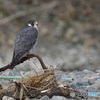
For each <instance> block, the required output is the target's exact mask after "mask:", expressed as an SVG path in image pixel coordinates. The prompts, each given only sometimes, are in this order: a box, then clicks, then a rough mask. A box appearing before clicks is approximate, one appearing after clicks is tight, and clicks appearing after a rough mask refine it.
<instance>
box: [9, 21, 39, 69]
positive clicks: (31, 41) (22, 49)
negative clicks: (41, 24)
mask: <svg viewBox="0 0 100 100" xmlns="http://www.w3.org/2000/svg"><path fill="white" fill-rule="evenodd" d="M37 41H38V22H37V21H36V20H30V21H28V22H27V24H25V26H23V27H22V28H21V29H20V30H19V31H18V32H17V35H16V38H15V41H14V51H13V57H12V61H11V64H10V66H9V69H12V70H13V69H14V68H15V66H16V64H17V63H18V62H19V61H20V59H21V58H23V57H25V56H27V55H28V54H31V53H32V51H33V50H34V48H35V45H36V44H37Z"/></svg>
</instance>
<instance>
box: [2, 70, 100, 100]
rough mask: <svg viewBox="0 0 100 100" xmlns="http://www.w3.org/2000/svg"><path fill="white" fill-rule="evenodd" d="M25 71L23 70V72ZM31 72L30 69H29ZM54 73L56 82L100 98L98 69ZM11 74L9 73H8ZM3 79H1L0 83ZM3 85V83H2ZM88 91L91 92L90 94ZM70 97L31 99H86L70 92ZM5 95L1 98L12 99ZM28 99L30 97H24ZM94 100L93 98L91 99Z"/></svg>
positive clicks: (99, 71) (57, 71) (28, 73)
mask: <svg viewBox="0 0 100 100" xmlns="http://www.w3.org/2000/svg"><path fill="white" fill-rule="evenodd" d="M23 73H25V72H23ZM31 73H32V71H31ZM55 74H56V81H57V83H58V84H60V85H61V84H63V85H70V86H72V88H73V89H76V90H79V91H80V92H81V93H83V94H84V95H88V96H97V97H98V99H95V100H100V70H96V72H93V71H90V70H87V69H85V70H83V71H77V70H74V71H66V72H63V71H59V70H55ZM9 75H11V73H9ZM25 75H30V72H27V73H25ZM3 82H4V81H3V80H2V83H3ZM2 85H4V84H2ZM89 93H92V95H90V94H89ZM93 93H98V94H93ZM70 95H72V98H65V97H62V96H53V97H52V98H51V99H50V98H49V97H48V96H43V97H42V98H40V99H36V98H35V99H32V100H62V99H63V100H87V99H85V98H77V95H78V94H75V93H72V94H70ZM6 98H7V97H4V98H3V100H14V99H12V98H9V97H8V99H6ZM89 99H91V100H92V99H93V97H89V98H88V100H89ZM26 100H30V99H26ZM93 100H94V99H93Z"/></svg>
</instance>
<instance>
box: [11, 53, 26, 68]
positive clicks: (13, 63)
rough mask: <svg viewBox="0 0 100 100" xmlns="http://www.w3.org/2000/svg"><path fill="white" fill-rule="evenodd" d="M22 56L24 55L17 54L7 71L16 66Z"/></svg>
mask: <svg viewBox="0 0 100 100" xmlns="http://www.w3.org/2000/svg"><path fill="white" fill-rule="evenodd" d="M23 55H24V53H19V54H17V55H16V56H15V57H13V59H12V62H11V64H10V67H9V69H13V68H14V67H15V66H16V65H17V63H18V62H19V60H20V59H21V58H22V56H23Z"/></svg>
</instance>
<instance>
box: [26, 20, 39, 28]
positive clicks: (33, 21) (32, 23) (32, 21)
mask: <svg viewBox="0 0 100 100" xmlns="http://www.w3.org/2000/svg"><path fill="white" fill-rule="evenodd" d="M27 25H28V26H29V27H32V26H33V27H34V28H36V29H37V27H38V23H37V21H35V20H30V21H28V23H27Z"/></svg>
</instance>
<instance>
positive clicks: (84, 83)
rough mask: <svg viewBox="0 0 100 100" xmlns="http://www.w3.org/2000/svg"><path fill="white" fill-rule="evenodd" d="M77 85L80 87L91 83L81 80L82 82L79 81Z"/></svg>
mask: <svg viewBox="0 0 100 100" xmlns="http://www.w3.org/2000/svg"><path fill="white" fill-rule="evenodd" d="M76 85H77V86H79V87H80V86H88V85H89V84H88V83H87V82H81V81H80V82H77V83H76Z"/></svg>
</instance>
